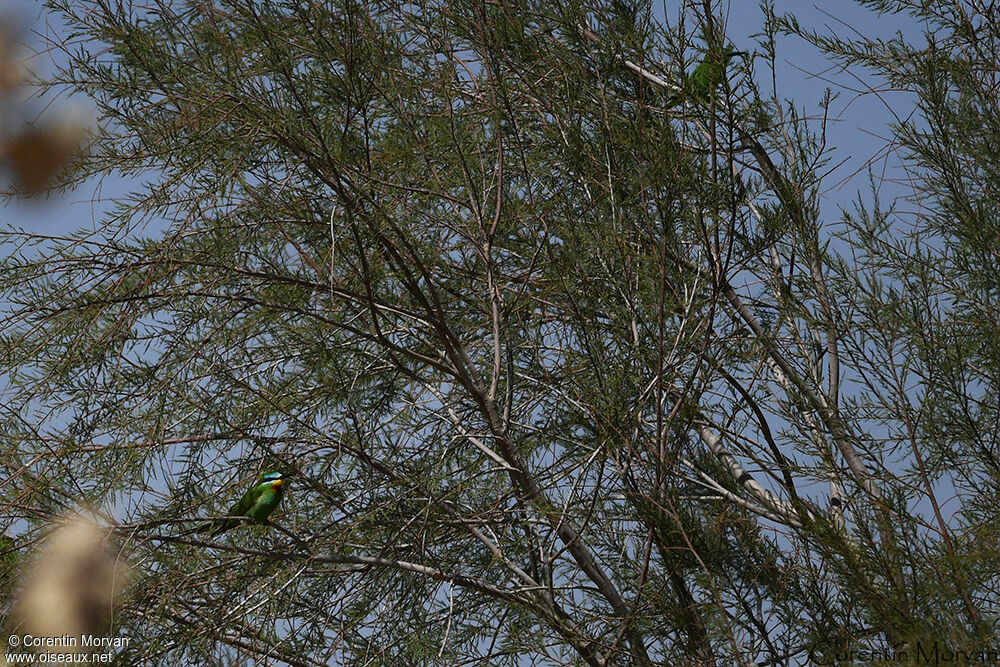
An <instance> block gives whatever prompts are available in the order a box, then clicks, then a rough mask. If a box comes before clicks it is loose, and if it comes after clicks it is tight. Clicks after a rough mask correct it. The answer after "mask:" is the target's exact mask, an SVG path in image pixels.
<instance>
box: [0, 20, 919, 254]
mask: <svg viewBox="0 0 1000 667" xmlns="http://www.w3.org/2000/svg"><path fill="white" fill-rule="evenodd" d="M0 4H2V7H3V11H4V12H5V14H4V17H5V18H6V19H7V20H10V18H11V17H13V19H14V24H15V25H18V24H19V25H22V26H24V27H26V28H27V29H28V30H29V32H27V33H25V35H24V39H25V41H26V42H27V44H28V47H29V49H33V50H42V49H43V48H44V43H45V36H48V37H49V38H53V37H55V36H57V35H59V34H61V31H62V29H63V27H62V25H61V22H60V21H59V18H58V17H57V16H53V15H52V14H50V13H49V12H48V11H47V10H46V9H45V8H44V6H43V4H42V3H41V2H39V1H38V0H7V2H5V3H0ZM677 4H678V3H676V2H671V3H665V4H664V5H661V7H660V12H661V13H663V12H666V13H667V15H668V16H669V17H670V18H671V21H673V19H674V18H676V11H677V10H676V7H677ZM824 4H825V6H824V7H822V8H821V7H819V6H817V5H814V4H807V3H802V2H796V1H795V0H776V1H775V9H776V11H777V12H778V13H779V14H781V13H785V12H794V14H795V15H796V16H797V17H798V19H799V22H800V23H801V25H803V26H805V27H808V28H813V29H816V30H818V31H819V32H821V33H825V34H836V35H839V36H841V37H844V38H851V37H853V36H856V35H857V34H864V35H867V36H878V37H883V38H888V37H891V36H893V35H894V34H895V33H896V32H898V31H901V32H903V33H904V34H905V35H907V36H908V37H909V38H911V39H920V37H919V36H920V33H921V26H919V25H918V24H916V23H915V22H914V21H912V20H911V19H908V18H907V17H900V16H898V15H891V16H881V17H880V16H877V15H876V14H874V13H873V12H871V11H869V10H868V9H866V8H864V7H861V6H859V5H857V4H855V3H854V2H847V1H843V2H837V3H824ZM726 14H727V15H728V27H727V34H728V36H729V38H730V39H731V40H732V42H733V43H734V44H736V46H737V47H738V48H741V49H747V50H752V49H753V48H754V42H753V40H752V38H751V35H753V34H754V33H757V32H759V31H760V29H761V27H762V22H763V14H762V12H761V10H760V7H759V6H758V4H757V3H756V2H753V1H749V0H733V1H732V2H729V3H728V11H727V12H726ZM855 31H857V32H855ZM54 57H58V56H56V55H49V54H46V53H41V54H40V55H38V56H37V57H35V58H34V59H33V60H32V67H33V68H34V69H35V70H36V71H39V72H40V73H42V74H44V73H45V72H46V71H48V72H51V71H52V69H53V64H52V59H53V58H54ZM775 75H776V80H777V81H778V87H779V93H780V94H781V95H782V96H783V97H787V98H794V102H795V104H796V106H797V107H798V108H799V109H800V110H802V111H803V112H804V113H806V114H818V113H819V109H820V107H819V104H820V102H821V100H822V99H823V96H824V94H825V91H826V89H827V88H830V89H832V90H833V91H834V92H836V93H839V97H838V98H837V100H836V101H835V102H834V104H833V105H832V109H831V118H832V122H831V123H830V124H829V126H828V143H829V145H830V146H832V147H834V149H833V151H832V153H831V156H830V157H831V161H830V165H831V166H833V165H838V164H839V166H838V167H837V168H836V169H835V170H834V171H833V172H832V174H831V175H830V176H829V177H828V178H827V179H826V183H825V188H824V191H823V209H822V210H823V215H824V218H825V221H826V222H828V223H833V222H836V221H837V220H838V219H839V218H840V214H839V209H840V207H841V206H846V207H851V206H852V205H853V202H856V201H857V198H858V193H859V191H860V192H861V193H862V196H863V198H864V199H868V198H869V197H868V196H867V194H868V191H869V178H868V169H869V166H870V168H871V169H872V171H873V173H874V174H875V176H876V177H882V176H889V177H891V176H894V175H895V176H899V173H898V170H899V166H900V159H899V156H898V155H896V154H895V153H894V152H893V151H891V150H887V146H889V145H890V140H891V130H890V129H889V123H890V122H892V121H893V120H895V119H897V118H905V117H906V116H908V115H909V114H910V113H911V112H912V108H913V97H912V96H911V95H909V94H906V93H902V92H898V91H897V92H893V91H886V90H884V89H883V86H882V85H881V82H879V81H878V80H877V79H874V78H873V77H872V76H871V75H870V73H866V72H858V71H852V72H850V73H845V72H842V71H840V70H839V68H837V67H836V66H835V65H833V63H831V62H830V61H828V60H827V59H826V57H825V56H823V54H821V53H819V52H818V51H817V50H816V49H815V48H813V47H812V46H810V45H808V44H806V43H805V42H803V40H801V39H797V38H794V37H786V38H781V39H780V41H779V42H778V62H777V72H776V73H775ZM754 76H755V78H756V80H757V81H758V83H759V84H760V85H761V86H762V88H763V89H765V90H766V89H767V88H768V87H769V86H768V80H769V79H770V77H771V72H770V68H769V67H768V64H767V62H766V61H765V60H764V59H763V58H758V59H756V60H755V63H754ZM43 104H44V105H45V106H43ZM43 108H44V109H45V111H44V113H46V114H51V115H58V114H60V113H65V112H66V111H67V110H69V111H71V112H74V113H80V112H81V111H82V112H84V114H86V112H87V111H89V109H90V106H89V105H88V103H87V100H86V99H84V98H82V97H80V96H76V97H74V98H70V97H68V96H64V97H62V98H59V99H57V100H55V101H54V102H52V103H49V100H46V101H44V103H39V102H37V101H36V102H29V104H28V107H27V108H25V109H23V110H22V111H24V112H26V115H29V116H30V115H34V114H37V113H38V112H39V111H41V110H42V109H43ZM129 190H130V184H129V183H128V182H127V181H123V180H122V179H120V178H118V177H114V176H109V177H106V178H102V179H92V180H91V181H90V182H88V183H86V184H85V185H83V186H81V187H80V188H78V189H77V190H76V191H74V192H70V193H68V194H66V195H64V196H62V197H55V198H53V199H51V200H49V201H46V202H41V203H37V202H34V203H28V204H18V203H15V204H12V205H7V206H5V207H3V208H0V224H3V225H13V226H15V227H23V228H25V229H28V230H33V231H37V232H41V233H49V234H61V233H66V232H70V231H72V230H77V229H80V228H91V229H92V228H94V227H95V226H97V225H99V222H100V218H101V212H102V210H104V209H105V208H106V207H108V206H109V199H110V198H112V197H116V196H121V195H124V194H126V193H127V192H128V191H129ZM882 194H883V196H886V197H887V198H892V197H895V196H899V195H903V194H905V191H903V190H902V189H900V187H899V186H887V187H886V189H884V190H883V192H882Z"/></svg>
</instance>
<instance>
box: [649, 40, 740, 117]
mask: <svg viewBox="0 0 1000 667" xmlns="http://www.w3.org/2000/svg"><path fill="white" fill-rule="evenodd" d="M741 55H744V54H743V52H742V51H733V50H732V48H730V47H728V46H727V47H725V48H724V49H722V50H720V51H715V52H714V54H713V52H712V51H709V53H708V55H706V56H705V59H704V60H702V61H701V62H700V63H698V66H697V67H695V68H694V70H693V71H692V72H691V73H690V74H689V75H687V76H686V77H685V78H684V85H683V86H682V90H681V91H680V92H678V93H675V94H673V95H671V96H670V97H669V98H668V99H667V108H668V109H669V108H672V107H674V106H677V105H678V104H679V103H680V102H681V100H684V99H687V100H690V101H691V102H694V103H697V104H703V103H705V102H707V101H708V98H709V96H710V95H711V94H712V91H713V90H715V88H716V87H718V85H719V84H721V83H722V82H723V81H724V80H725V79H726V67H727V65H728V64H729V61H730V59H732V58H735V57H736V56H741Z"/></svg>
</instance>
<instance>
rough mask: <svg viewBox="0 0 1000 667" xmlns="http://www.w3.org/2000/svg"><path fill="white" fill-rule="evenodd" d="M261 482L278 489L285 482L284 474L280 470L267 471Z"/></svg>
mask: <svg viewBox="0 0 1000 667" xmlns="http://www.w3.org/2000/svg"><path fill="white" fill-rule="evenodd" d="M260 483H261V484H266V485H267V486H270V487H272V488H275V489H280V488H281V487H282V485H283V484H284V483H285V476H284V475H283V474H281V473H280V472H269V473H267V474H266V475H264V476H263V477H262V478H261V480H260Z"/></svg>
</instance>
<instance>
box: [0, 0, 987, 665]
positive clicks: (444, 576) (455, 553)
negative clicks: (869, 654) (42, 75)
mask: <svg viewBox="0 0 1000 667" xmlns="http://www.w3.org/2000/svg"><path fill="white" fill-rule="evenodd" d="M49 4H50V5H51V7H52V9H53V10H55V11H59V12H60V13H61V15H62V16H63V17H64V20H65V21H66V23H67V25H68V26H69V29H70V31H71V32H70V33H69V34H67V35H66V38H65V41H64V42H63V44H62V46H63V47H64V49H65V52H66V57H67V66H66V68H65V69H64V70H63V71H62V72H61V73H60V75H59V76H58V77H56V79H55V81H53V82H52V84H51V85H52V86H53V87H59V86H63V87H65V86H70V87H72V88H73V89H75V90H77V91H80V92H82V93H85V94H86V95H87V96H89V97H90V98H91V99H92V100H93V101H94V103H95V104H96V105H97V109H98V112H99V131H98V133H97V136H96V137H95V138H94V141H93V143H92V145H91V148H90V151H89V153H88V155H87V156H86V158H85V159H83V161H82V163H81V164H79V165H77V167H76V168H75V169H74V170H73V171H71V172H69V173H68V174H67V175H66V184H67V185H71V184H73V183H74V182H80V181H83V180H85V179H87V178H89V177H91V176H94V175H100V174H109V173H113V174H116V175H117V176H118V177H121V178H127V179H133V180H134V183H135V187H134V191H133V193H132V194H131V195H130V196H128V197H127V198H124V199H122V200H120V201H118V202H116V204H115V206H114V207H113V208H111V209H110V210H108V211H107V212H106V214H105V215H104V217H103V219H102V220H101V224H100V225H99V226H98V227H97V228H90V227H81V229H80V231H78V232H74V233H72V234H67V235H64V236H51V235H49V236H45V235H41V234H38V233H35V232H32V231H30V230H27V231H25V230H13V229H8V230H7V231H4V232H3V233H2V242H3V243H4V244H5V245H4V248H5V249H6V252H5V259H4V260H3V265H2V269H0V294H2V297H0V307H2V310H3V318H4V319H3V327H2V331H0V374H2V375H0V377H2V378H3V382H4V390H3V410H2V413H0V447H3V456H2V457H0V478H2V479H3V480H4V481H3V482H2V483H3V486H4V487H5V489H6V492H5V493H4V497H5V500H4V512H3V516H4V517H5V518H4V522H5V523H4V524H3V527H4V529H5V530H6V532H7V535H8V536H10V539H11V545H12V546H11V547H10V548H9V549H7V551H8V552H11V553H16V554H17V555H18V560H24V561H26V560H27V559H29V557H30V553H31V551H32V548H33V546H34V545H36V544H37V543H38V541H39V538H40V537H41V536H43V535H44V534H45V531H46V530H47V527H48V526H49V525H50V523H51V522H52V521H53V520H54V519H55V518H56V517H59V516H61V515H62V514H64V513H65V512H67V511H69V510H74V509H82V508H89V511H91V512H94V513H96V514H97V515H98V516H100V517H101V518H102V520H103V522H104V523H105V525H106V527H107V532H108V540H109V543H110V544H113V545H114V546H115V549H118V550H120V552H121V558H122V559H123V560H124V561H127V562H128V563H129V564H130V571H131V575H130V584H129V591H128V594H127V595H126V596H125V597H124V598H123V599H122V600H121V602H120V603H119V606H118V607H117V608H116V610H115V613H114V615H113V628H112V630H111V632H112V633H117V634H119V635H128V636H131V637H135V638H138V640H139V641H135V642H133V643H131V644H130V646H129V647H127V648H126V649H124V652H123V653H122V656H123V659H126V660H128V661H135V662H140V661H149V662H153V663H159V664H182V663H187V664H208V663H217V664H237V663H242V662H256V663H267V664H289V665H317V664H327V663H335V664H449V665H452V664H454V665H458V664H510V665H521V664H587V665H651V664H703V665H709V664H750V663H756V664H799V663H801V662H805V661H807V660H813V661H817V662H821V661H826V662H827V663H830V662H832V661H833V660H835V659H838V656H839V657H840V658H841V659H842V657H843V656H844V655H847V652H848V651H866V650H867V651H874V652H881V653H879V654H878V655H881V656H885V657H890V656H893V655H895V656H900V655H908V656H914V655H916V652H917V651H925V652H928V651H930V650H931V647H932V646H934V645H935V644H936V645H937V646H939V647H942V650H943V647H949V648H950V649H952V650H964V651H967V652H968V654H969V655H975V654H976V652H977V651H990V650H993V651H997V650H1000V647H997V646H996V645H995V643H993V644H991V642H993V641H994V640H993V635H994V633H995V628H996V621H997V618H996V613H997V609H996V599H997V593H998V591H997V587H998V579H997V577H998V575H997V573H998V572H1000V562H998V535H1000V515H998V513H997V511H996V503H997V486H998V480H1000V469H998V457H1000V444H998V442H1000V440H998V436H1000V433H998V425H1000V405H998V402H1000V392H998V389H1000V386H998V382H1000V337H998V334H997V331H998V328H997V325H996V322H997V320H998V319H1000V317H998V310H1000V301H998V294H1000V283H998V277H997V275H998V274H997V271H996V263H997V256H998V251H1000V243H998V239H1000V220H998V217H997V213H996V209H997V206H996V202H997V201H1000V196H998V192H997V189H998V187H1000V186H998V183H1000V180H998V175H997V173H998V172H997V160H996V156H995V149H994V146H996V145H997V144H998V142H1000V114H998V109H1000V106H998V100H1000V85H998V84H1000V74H998V70H997V68H996V62H997V61H998V59H1000V34H998V30H1000V29H998V27H997V22H996V21H993V20H989V17H988V13H987V12H986V10H985V9H982V8H980V7H979V3H976V2H963V3H952V2H944V1H943V0H929V1H928V0H923V1H920V2H917V1H916V0H913V1H897V2H864V3H861V4H864V5H867V6H870V7H871V8H872V9H874V10H878V11H882V12H900V13H905V14H907V15H909V16H911V17H912V18H914V19H917V20H919V21H920V22H921V24H922V25H924V26H925V28H926V33H925V36H924V37H925V38H926V39H925V41H924V42H920V43H913V42H912V41H908V39H907V38H906V37H905V36H903V35H899V36H897V37H896V38H894V39H891V40H879V39H875V38H873V37H872V38H868V37H865V36H864V35H857V36H855V37H854V38H852V39H851V40H848V39H844V38H842V37H838V36H836V35H831V34H829V33H828V32H824V31H818V32H817V31H814V30H813V28H812V27H810V26H802V25H799V23H798V22H797V21H796V20H795V18H794V17H792V16H777V15H775V14H774V12H773V11H772V10H771V8H770V7H769V6H768V5H767V4H764V5H763V6H762V8H761V13H760V32H759V34H758V36H757V38H756V39H757V43H756V44H738V45H734V44H733V42H732V39H731V38H730V37H729V36H728V35H727V30H726V29H727V26H726V22H725V15H724V11H723V10H724V7H722V6H721V5H719V4H718V3H713V2H709V1H708V0H705V2H700V1H699V2H685V3H682V4H683V6H682V7H681V8H680V11H678V12H677V14H676V18H675V17H674V16H670V17H665V16H663V14H662V8H660V7H658V6H655V3H647V2H630V1H623V0H611V1H609V2H602V1H600V0H597V1H594V2H577V1H575V0H574V1H573V2H565V3H551V2H533V1H528V2H522V3H510V2H506V1H504V0H498V1H495V2H484V1H482V0H474V1H473V0H455V1H451V2H446V3H437V2H431V3H419V2H418V3H395V2H369V3H361V2H356V1H353V0H331V1H330V2H324V3H307V2H298V1H292V0H289V1H284V2H278V1H273V0H261V1H260V2H252V3H249V2H236V1H231V0H217V1H214V2H209V1H190V2H169V1H168V0H157V1H155V2H152V3H135V4H133V3H130V2H128V1H120V0H113V1H110V2H108V1H105V0H95V1H93V2H77V1H75V0H50V2H49ZM782 35H794V36H796V37H797V38H799V39H805V40H807V41H809V42H811V43H812V44H813V45H815V46H816V47H818V48H820V49H822V50H823V51H824V52H825V53H827V54H828V56H829V57H830V58H831V60H833V61H834V62H835V63H837V64H838V65H840V66H842V67H845V68H858V69H859V71H860V70H861V69H862V68H863V69H864V70H865V71H867V72H869V73H873V74H874V75H877V76H880V77H884V79H885V80H886V81H888V82H889V84H890V85H891V86H893V87H895V88H898V89H901V90H906V91H910V92H911V93H913V94H914V99H915V100H916V104H917V110H916V113H914V114H913V115H911V116H901V117H900V120H899V122H898V123H897V124H896V125H895V126H894V127H893V128H892V130H893V132H894V143H895V148H894V150H897V151H898V152H899V154H900V155H901V156H902V158H903V159H904V160H905V163H906V165H907V166H908V177H909V182H908V183H907V187H908V190H907V194H906V195H905V196H901V197H899V198H898V199H897V200H895V201H891V202H888V203H884V202H883V201H882V200H881V197H880V196H879V188H880V186H881V185H882V183H881V182H879V180H878V178H877V177H876V175H874V174H873V177H872V178H873V191H872V192H871V193H866V194H862V195H859V198H858V203H857V205H855V206H846V205H845V206H844V207H843V208H842V210H841V212H840V213H839V215H838V217H836V218H831V217H830V215H829V214H828V213H826V212H824V210H823V209H822V207H821V205H820V195H821V193H822V192H823V191H824V190H825V189H826V188H827V187H829V183H828V182H827V181H828V179H829V178H830V177H829V174H830V168H831V166H832V165H830V164H829V159H828V156H829V147H828V146H827V145H826V136H825V129H826V119H825V115H824V114H825V110H826V107H821V108H819V109H815V108H814V109H810V110H806V109H803V108H801V107H800V106H798V105H799V104H800V102H796V101H795V100H794V99H791V98H790V96H791V95H792V94H793V93H794V92H795V91H793V90H791V91H790V90H785V89H783V88H782V82H781V81H769V80H768V77H767V75H766V74H763V73H764V72H766V71H767V70H768V69H773V66H774V63H775V61H776V60H777V59H778V58H779V57H780V56H779V54H778V52H777V51H776V50H775V49H776V47H775V44H776V40H777V39H778V37H779V36H782ZM734 46H735V47H736V48H738V49H739V50H741V51H747V52H748V53H747V55H745V56H738V57H735V58H729V59H726V58H722V59H723V60H725V61H727V66H726V70H725V76H723V77H722V80H721V81H718V82H717V85H716V86H715V87H714V88H713V89H712V90H710V91H709V94H708V95H707V97H705V96H703V95H697V96H695V95H690V94H688V95H685V94H684V86H683V81H684V74H685V72H690V71H691V69H692V67H693V66H694V65H695V64H696V63H698V62H701V61H702V60H705V59H709V60H708V61H709V62H712V61H711V60H710V59H711V58H719V56H720V55H721V54H723V53H725V52H726V51H725V50H726V49H730V48H733V47H734ZM271 470H279V471H281V472H283V473H284V474H285V476H286V477H287V480H288V481H287V484H286V487H285V488H286V492H285V497H284V500H283V501H282V504H281V506H280V507H279V508H278V509H277V510H276V511H275V512H274V514H273V515H272V516H271V521H272V525H270V526H252V525H249V524H248V525H246V526H240V527H238V528H234V529H233V530H231V531H229V532H228V533H226V534H225V535H221V536H218V537H210V536H204V535H201V534H198V533H193V534H192V531H193V529H196V528H198V527H201V526H204V525H207V523H206V522H207V521H208V520H211V519H213V518H217V517H219V516H223V515H224V514H225V512H226V510H227V509H228V508H229V507H230V506H231V504H232V503H233V502H234V501H235V500H236V499H238V498H239V497H240V496H241V495H242V493H243V492H244V491H245V490H246V489H247V488H249V485H251V484H253V482H254V480H256V479H258V478H259V477H260V476H261V475H262V474H263V473H265V472H268V471H271Z"/></svg>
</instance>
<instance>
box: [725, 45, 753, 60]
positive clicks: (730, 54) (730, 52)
mask: <svg viewBox="0 0 1000 667" xmlns="http://www.w3.org/2000/svg"><path fill="white" fill-rule="evenodd" d="M746 54H747V52H746V51H736V50H734V49H733V47H731V46H727V47H725V48H723V49H722V61H723V62H727V63H728V62H729V61H730V60H731V59H732V58H737V57H739V56H745V55H746Z"/></svg>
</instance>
